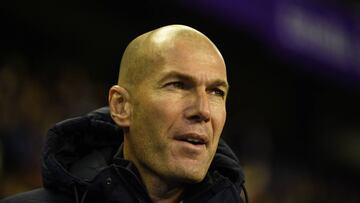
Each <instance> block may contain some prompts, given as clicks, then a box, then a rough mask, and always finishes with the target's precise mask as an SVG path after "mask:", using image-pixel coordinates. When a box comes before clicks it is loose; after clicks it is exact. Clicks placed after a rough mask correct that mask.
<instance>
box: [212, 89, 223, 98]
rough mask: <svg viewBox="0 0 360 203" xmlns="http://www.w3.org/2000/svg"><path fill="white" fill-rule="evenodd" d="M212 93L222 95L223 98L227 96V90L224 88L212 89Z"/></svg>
mask: <svg viewBox="0 0 360 203" xmlns="http://www.w3.org/2000/svg"><path fill="white" fill-rule="evenodd" d="M210 94H212V95H216V96H219V97H222V98H224V97H225V92H224V91H223V90H221V89H219V88H215V89H212V90H210Z"/></svg>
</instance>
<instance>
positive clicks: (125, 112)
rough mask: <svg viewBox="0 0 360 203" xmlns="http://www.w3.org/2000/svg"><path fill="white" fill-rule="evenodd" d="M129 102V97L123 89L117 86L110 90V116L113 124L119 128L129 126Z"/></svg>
mask: <svg viewBox="0 0 360 203" xmlns="http://www.w3.org/2000/svg"><path fill="white" fill-rule="evenodd" d="M129 100H130V95H129V93H128V91H127V90H126V89H125V88H123V87H121V86H119V85H114V86H112V87H111V88H110V91H109V108H110V114H111V117H112V119H113V120H114V122H115V123H116V124H117V125H118V126H120V127H129V125H130V115H131V108H130V107H131V104H130V102H129Z"/></svg>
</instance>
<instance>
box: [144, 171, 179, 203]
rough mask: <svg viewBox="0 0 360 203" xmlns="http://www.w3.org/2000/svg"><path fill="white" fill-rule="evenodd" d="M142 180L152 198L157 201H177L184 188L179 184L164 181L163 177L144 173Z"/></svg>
mask: <svg viewBox="0 0 360 203" xmlns="http://www.w3.org/2000/svg"><path fill="white" fill-rule="evenodd" d="M142 180H143V182H144V184H145V187H146V189H147V191H148V193H149V196H150V198H151V200H152V201H153V202H155V203H175V202H179V201H180V197H181V195H182V193H183V191H184V188H183V187H181V186H180V185H178V184H171V183H168V182H165V181H163V179H162V178H160V177H156V176H151V175H150V174H148V173H145V174H144V173H143V174H142Z"/></svg>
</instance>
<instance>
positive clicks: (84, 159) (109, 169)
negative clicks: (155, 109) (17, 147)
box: [1, 107, 244, 203]
mask: <svg viewBox="0 0 360 203" xmlns="http://www.w3.org/2000/svg"><path fill="white" fill-rule="evenodd" d="M122 141H123V138H122V130H121V129H120V128H119V127H118V126H117V125H115V123H114V122H113V121H112V119H111V118H110V116H109V109H108V108H107V107H104V108H101V109H98V110H96V111H94V112H91V113H89V114H87V115H85V116H82V117H76V118H72V119H68V120H65V121H62V122H60V123H57V124H56V125H55V126H54V127H53V128H51V129H50V130H49V131H48V134H47V139H46V142H45V143H46V144H45V146H44V150H43V165H42V176H43V185H44V187H43V188H39V189H37V190H33V191H30V192H26V193H22V194H18V195H15V196H13V197H10V198H7V199H4V200H2V201H1V202H34V203H37V202H39V203H40V202H59V203H60V202H61V203H64V202H76V203H78V202H125V203H131V202H151V200H150V198H149V196H148V194H147V192H146V190H145V187H144V185H143V184H142V182H141V181H140V180H139V178H138V177H139V176H138V174H137V170H136V168H135V166H134V165H133V164H132V163H131V162H129V161H127V160H124V159H122V150H121V147H120V150H119V146H120V145H121V143H122ZM243 184H244V175H243V173H242V170H241V168H240V165H239V161H238V159H237V158H236V156H235V155H234V153H233V152H232V151H231V149H230V148H229V147H228V146H227V145H226V144H225V142H224V141H223V140H220V143H219V146H218V149H217V152H216V155H215V157H214V160H213V162H212V164H211V166H210V169H209V172H208V174H207V176H206V178H205V179H204V180H203V181H202V182H201V183H197V184H191V185H189V186H188V188H187V189H186V192H185V194H184V196H183V202H184V203H185V202H214V203H215V202H216V203H217V202H242V201H241V199H240V193H241V192H242V190H243Z"/></svg>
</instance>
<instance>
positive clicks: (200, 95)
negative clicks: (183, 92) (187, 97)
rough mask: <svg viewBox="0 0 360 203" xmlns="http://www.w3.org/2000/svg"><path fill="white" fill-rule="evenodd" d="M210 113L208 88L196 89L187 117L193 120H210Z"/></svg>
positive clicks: (186, 113)
mask: <svg viewBox="0 0 360 203" xmlns="http://www.w3.org/2000/svg"><path fill="white" fill-rule="evenodd" d="M210 115H211V113H210V106H209V100H208V95H207V92H206V90H198V91H196V93H194V95H193V97H192V99H191V101H190V102H189V106H188V108H187V110H186V112H185V116H186V118H187V119H189V120H191V121H193V122H208V121H209V120H210Z"/></svg>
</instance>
